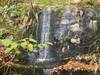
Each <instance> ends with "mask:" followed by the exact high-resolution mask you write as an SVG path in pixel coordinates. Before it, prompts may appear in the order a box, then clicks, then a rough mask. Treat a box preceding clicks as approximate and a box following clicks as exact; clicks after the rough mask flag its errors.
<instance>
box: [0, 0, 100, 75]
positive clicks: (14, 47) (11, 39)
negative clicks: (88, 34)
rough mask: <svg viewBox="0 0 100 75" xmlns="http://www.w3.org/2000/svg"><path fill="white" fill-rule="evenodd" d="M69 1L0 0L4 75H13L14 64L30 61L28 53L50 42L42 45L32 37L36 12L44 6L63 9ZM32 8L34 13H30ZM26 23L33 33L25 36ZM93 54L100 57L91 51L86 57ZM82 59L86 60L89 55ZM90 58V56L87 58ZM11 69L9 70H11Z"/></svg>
mask: <svg viewBox="0 0 100 75" xmlns="http://www.w3.org/2000/svg"><path fill="white" fill-rule="evenodd" d="M85 1H89V0H83V1H82V5H83V6H84V5H85ZM90 1H93V0H90ZM94 1H95V0H94ZM68 2H69V0H34V1H33V3H34V4H33V5H32V4H31V0H30V1H27V0H0V75H7V73H9V74H10V75H15V74H14V73H15V72H16V71H13V70H12V67H14V68H15V69H16V67H18V66H19V64H21V65H20V66H21V68H22V65H23V64H27V63H29V62H27V60H28V59H27V54H28V53H29V54H30V53H37V52H38V50H39V49H41V48H46V47H48V46H49V45H52V43H50V42H46V43H43V44H41V43H39V42H38V41H37V40H36V38H35V37H36V25H37V24H38V23H37V22H38V15H39V14H40V12H41V9H42V8H43V7H45V6H51V7H52V9H53V10H54V11H59V9H65V8H66V6H67V5H68V4H69V3H68ZM35 3H36V4H35ZM55 3H56V4H55ZM94 9H95V11H97V13H100V12H99V11H100V9H98V6H97V5H96V4H95V2H94ZM31 11H32V12H33V14H32V15H29V14H30V12H31ZM31 16H32V17H31ZM27 18H31V19H30V21H27V22H26V21H25V20H27ZM31 20H32V22H31ZM26 23H27V24H29V23H30V24H31V25H32V28H31V29H30V30H32V33H30V34H29V35H28V36H29V37H26V36H27V33H26V32H25V31H26V30H25V26H24V25H23V24H26ZM98 24H100V23H98ZM99 28H100V26H99V25H98V31H97V36H98V38H100V34H99V33H100V30H99ZM23 52H24V53H23ZM25 53H26V54H25ZM95 53H96V55H95V56H98V57H99V51H95V52H94V53H90V54H88V55H89V56H88V55H87V57H90V56H92V55H94V54H95ZM83 57H84V56H83ZM83 57H82V56H80V55H79V56H77V58H79V59H82V58H83ZM87 57H86V58H87ZM94 58H95V57H94ZM83 59H84V58H83ZM85 60H88V58H87V59H85ZM90 60H92V59H91V58H90ZM16 64H17V65H16ZM24 68H25V66H24ZM32 69H33V67H32ZM10 70H12V71H11V73H10ZM16 70H17V69H16Z"/></svg>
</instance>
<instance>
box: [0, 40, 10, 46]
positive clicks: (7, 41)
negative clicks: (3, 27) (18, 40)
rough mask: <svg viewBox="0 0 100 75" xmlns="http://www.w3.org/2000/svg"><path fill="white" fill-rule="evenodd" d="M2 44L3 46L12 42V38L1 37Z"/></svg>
mask: <svg viewBox="0 0 100 75" xmlns="http://www.w3.org/2000/svg"><path fill="white" fill-rule="evenodd" d="M2 44H3V45H5V46H9V45H11V44H12V40H11V39H3V40H2Z"/></svg>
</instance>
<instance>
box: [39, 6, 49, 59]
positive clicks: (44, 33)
mask: <svg viewBox="0 0 100 75" xmlns="http://www.w3.org/2000/svg"><path fill="white" fill-rule="evenodd" d="M50 16H51V9H50V7H47V8H44V9H43V22H42V30H41V40H40V42H41V43H45V42H48V41H49V36H50V19H51V17H50ZM47 50H48V48H44V49H43V53H41V52H40V57H41V59H40V60H41V61H43V60H45V59H46V57H47V54H48V51H47Z"/></svg>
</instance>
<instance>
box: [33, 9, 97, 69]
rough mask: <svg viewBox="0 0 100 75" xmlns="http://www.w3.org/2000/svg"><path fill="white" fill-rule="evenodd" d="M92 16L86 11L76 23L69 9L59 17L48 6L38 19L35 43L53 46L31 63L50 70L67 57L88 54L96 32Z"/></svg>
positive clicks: (43, 51)
mask: <svg viewBox="0 0 100 75" xmlns="http://www.w3.org/2000/svg"><path fill="white" fill-rule="evenodd" d="M59 13H60V12H59ZM55 15H56V16H55ZM94 16H95V14H94V11H93V10H92V9H89V10H87V11H86V12H85V14H84V15H83V16H82V17H80V20H79V22H77V19H76V17H75V16H74V15H73V14H72V13H71V12H70V10H69V11H67V12H66V13H65V14H64V16H63V18H61V16H60V17H59V16H58V15H57V13H55V12H53V11H52V10H51V8H50V7H46V8H44V9H43V10H42V13H41V16H39V27H38V41H39V42H40V43H45V42H52V43H53V45H52V46H49V47H48V48H44V49H41V50H39V55H38V57H37V58H36V59H35V60H34V63H35V64H36V65H37V66H38V67H40V68H52V67H54V66H56V65H57V63H60V62H61V63H62V61H63V60H64V58H66V57H70V56H75V55H77V54H80V53H82V52H88V49H89V43H90V42H91V41H92V40H93V37H94V36H95V31H96V30H97V28H96V20H95V21H94V20H93V17H94Z"/></svg>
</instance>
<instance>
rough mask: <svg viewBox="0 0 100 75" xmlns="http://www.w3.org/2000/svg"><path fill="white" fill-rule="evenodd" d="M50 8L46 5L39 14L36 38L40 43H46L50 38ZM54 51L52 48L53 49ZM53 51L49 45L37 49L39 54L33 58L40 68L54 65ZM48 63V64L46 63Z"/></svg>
mask: <svg viewBox="0 0 100 75" xmlns="http://www.w3.org/2000/svg"><path fill="white" fill-rule="evenodd" d="M51 13H52V11H51V8H50V7H46V8H44V9H43V10H42V14H41V16H40V24H39V25H40V26H39V29H38V31H39V33H40V34H39V35H38V36H39V37H38V40H39V42H40V43H42V44H43V43H46V42H50V41H51V39H52V38H51V39H50V37H51V36H52V35H51ZM53 51H54V50H53ZM53 51H52V50H51V47H48V48H43V49H40V50H39V56H38V58H37V59H36V60H35V63H36V64H37V65H38V66H39V67H41V68H47V67H48V68H50V67H52V64H53V65H54V63H52V62H54V61H55V58H53V55H54V53H53ZM47 64H48V65H47Z"/></svg>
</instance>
